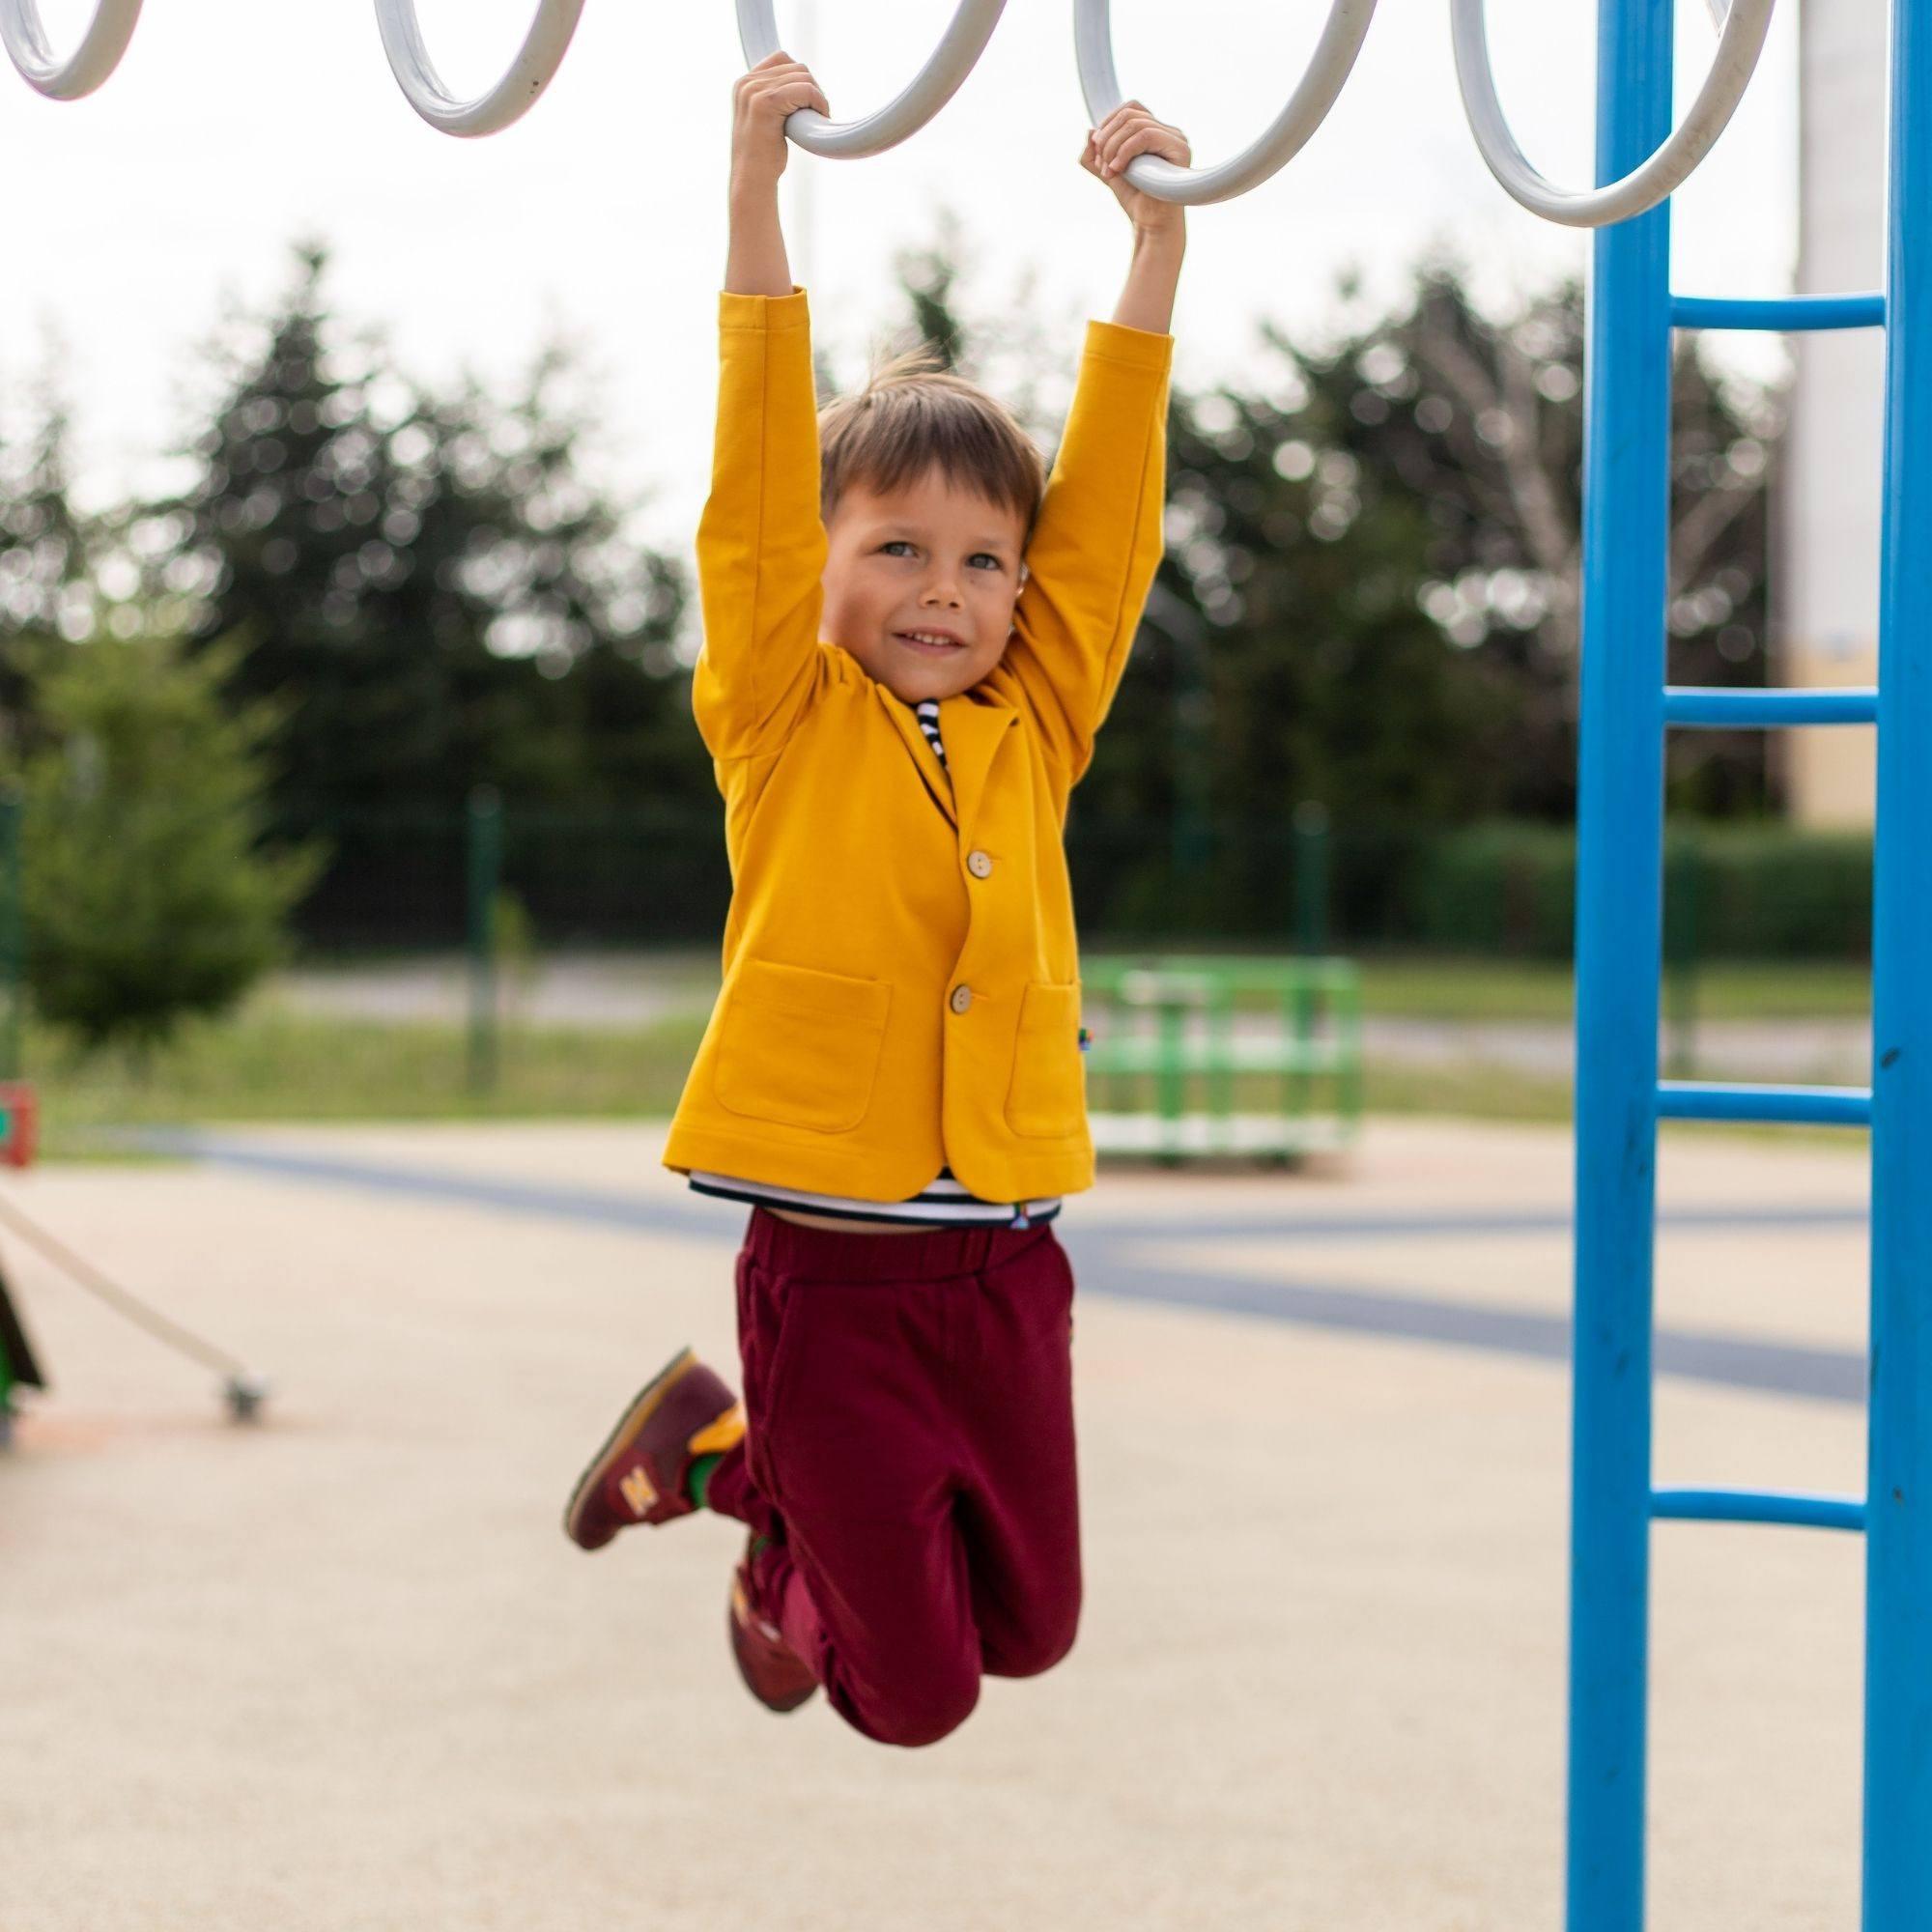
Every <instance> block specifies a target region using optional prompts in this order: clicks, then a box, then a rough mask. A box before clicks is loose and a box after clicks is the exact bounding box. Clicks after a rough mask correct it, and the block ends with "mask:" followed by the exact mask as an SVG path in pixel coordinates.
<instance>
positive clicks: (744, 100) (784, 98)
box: [731, 47, 832, 189]
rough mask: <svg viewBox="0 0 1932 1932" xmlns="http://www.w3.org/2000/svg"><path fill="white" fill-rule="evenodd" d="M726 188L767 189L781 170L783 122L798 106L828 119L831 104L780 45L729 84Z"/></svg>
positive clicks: (786, 147) (786, 146)
mask: <svg viewBox="0 0 1932 1932" xmlns="http://www.w3.org/2000/svg"><path fill="white" fill-rule="evenodd" d="M731 97H732V100H733V103H734V105H733V112H732V122H731V185H732V187H733V188H734V189H737V188H748V187H749V188H756V187H771V186H775V185H777V183H778V178H779V177H780V176H781V174H783V173H784V171H785V162H786V160H787V159H788V158H789V153H788V151H789V149H790V147H791V143H790V142H789V141H787V140H786V139H785V131H784V125H785V122H786V120H787V119H788V118H789V117H790V116H791V115H793V114H796V113H797V112H798V110H799V109H800V108H801V107H815V108H817V110H818V111H819V113H821V114H824V115H827V116H829V115H830V114H831V112H832V105H831V102H829V101H828V100H827V99H826V98H825V97H824V95H822V94H821V93H820V92H819V91H818V83H817V82H816V81H815V80H813V79H812V77H811V71H810V69H809V68H807V66H806V65H805V63H804V62H803V61H795V60H793V59H792V58H791V56H790V55H789V54H787V53H786V52H785V51H784V49H783V48H782V47H781V48H780V49H779V51H778V52H776V53H773V54H768V55H766V57H765V58H764V59H763V60H761V61H760V62H759V63H758V64H757V66H756V67H754V68H753V69H752V70H751V71H749V72H746V73H741V74H740V75H739V76H738V78H737V79H736V80H735V81H733V82H732V84H731Z"/></svg>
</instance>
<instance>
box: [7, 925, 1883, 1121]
mask: <svg viewBox="0 0 1932 1932" xmlns="http://www.w3.org/2000/svg"><path fill="white" fill-rule="evenodd" d="M627 963H631V964H635V967H636V970H637V972H638V974H639V978H640V979H645V978H648V980H649V981H650V983H651V986H652V988H653V990H654V991H657V992H659V993H670V994H674V995H675V997H676V999H677V1000H678V1002H679V1005H678V1007H677V1010H676V1011H675V1012H674V1013H672V1014H671V1015H669V1016H668V1017H666V1018H664V1019H661V1020H659V1021H657V1022H655V1023H652V1024H649V1025H639V1026H633V1027H628V1028H611V1029H604V1028H596V1029H592V1028H580V1027H569V1026H560V1025H542V1026H538V1025H534V1024H526V1025H521V1026H515V1027H511V1028H509V1029H507V1030H506V1031H505V1033H504V1036H503V1037H502V1039H501V1042H500V1060H499V1066H498V1073H497V1081H496V1084H495V1085H494V1086H493V1087H492V1088H491V1089H490V1090H489V1091H487V1092H483V1093H477V1092H473V1091H472V1090H471V1088H470V1086H469V1079H468V1072H467V1039H466V1035H465V1031H464V1028H463V1026H462V1025H461V1024H460V1022H459V1021H458V1020H457V1019H456V1018H455V1017H454V1016H452V1017H451V1018H450V1019H449V1020H440V1021H422V1022H418V1021H408V1022H389V1021H383V1020H376V1019H359V1018H354V1017H346V1016H340V1015H325V1014H319V1013H312V1012H303V1011H300V1010H298V1009H292V1008H291V1006H290V1005H289V1004H288V1003H287V1002H286V1001H285V1000H280V999H277V998H274V997H265V998H263V999H259V1000H257V1001H255V1002H254V1003H252V1004H251V1005H250V1006H249V1007H248V1008H246V1009H244V1010H243V1012H242V1013H241V1015H240V1016H239V1017H236V1018H234V1019H230V1020H227V1021H223V1022H220V1023H200V1024H196V1025H193V1026H190V1027H188V1028H185V1030H184V1031H183V1033H182V1034H181V1036H180V1037H179V1038H178V1039H177V1041H176V1042H175V1043H174V1044H173V1045H172V1046H170V1047H169V1048H167V1049H166V1050H164V1051H162V1052H159V1053H157V1054H156V1055H155V1056H154V1057H153V1058H152V1060H151V1061H150V1062H149V1063H148V1064H147V1065H144V1066H142V1067H140V1068H136V1067H133V1066H131V1065H129V1064H128V1062H127V1061H126V1060H124V1059H121V1058H118V1057H110V1056H99V1057H96V1058H95V1059H92V1060H89V1061H75V1060H73V1059H72V1058H71V1056H68V1055H67V1054H66V1053H65V1051H64V1049H63V1047H62V1044H61V1042H60V1041H59V1040H58V1039H56V1038H54V1037H50V1036H48V1035H46V1034H44V1033H41V1032H36V1031H32V1030H30V1032H29V1036H28V1039H27V1043H26V1044H27V1065H28V1067H29V1070H30V1073H31V1075H32V1077H33V1078H34V1080H35V1082H36V1084H37V1086H38V1087H39V1089H40V1092H41V1097H42V1108H43V1133H42V1145H43V1149H44V1151H46V1153H47V1154H49V1155H50V1156H52V1157H55V1158H59V1157H63V1156H66V1157H71V1156H75V1155H92V1156H95V1157H99V1154H100V1152H101V1151H102V1143H101V1142H100V1141H99V1139H98V1138H97V1137H96V1136H97V1130H98V1129H99V1128H101V1127H104V1126H126V1125H141V1124H180V1123H184V1122H273V1121H284V1122H288V1121H343V1122H347V1121H376V1120H383V1121H465V1120H509V1119H541V1118H578V1119H620V1118H643V1119H651V1118H660V1119H661V1118H664V1117H666V1116H668V1114H669V1113H670V1111H671V1110H672V1108H673V1107H674V1106H675V1104H676V1101H677V1096H678V1094H679V1092H680V1091H681V1089H682V1086H683V1082H684V1076H685V1072H686V1070H687V1068H688V1067H689V1066H690V1064H691V1059H692V1055H693V1054H694V1052H695V1051H696V1046H697V1042H698V1038H699V1037H700V1035H701V1034H702V1032H703V1026H704V1017H705V1010H706V1008H707V1006H708V1002H709V999H710V996H711V993H712V991H713V989H714V988H715V984H716V969H715V965H714V964H713V963H712V962H711V961H710V960H708V959H707V958H705V957H704V956H702V955H696V954H676V955H669V956H667V957H666V958H664V959H663V960H657V959H653V958H651V957H648V956H639V957H637V958H636V959H635V960H634V961H632V962H627ZM1363 990H1364V1004H1365V1006H1366V1008H1367V1010H1368V1011H1369V1012H1370V1014H1372V1015H1375V1016H1387V1017H1395V1016H1402V1017H1411V1018H1418V1019H1429V1020H1435V1021H1447V1022H1453V1021H1459V1020H1461V1021H1472V1022H1482V1021H1487V1022H1495V1023H1507V1022H1509V1021H1512V1020H1518V1021H1541V1022H1546V1023H1560V1022H1562V1021H1564V1020H1565V1019H1567V1018H1568V1016H1569V1013H1570V1007H1571V983H1570V975H1569V972H1568V969H1567V968H1566V967H1563V966H1556V965H1551V966H1544V965H1537V964H1528V963H1523V962H1516V961H1511V962H1496V961H1490V960H1476V959H1427V960H1423V959H1413V958H1403V957H1396V956H1386V957H1385V956H1375V955H1372V956H1370V957H1368V958H1367V959H1366V960H1365V961H1364V962H1363ZM1865 999H1866V985H1865V977H1864V974H1863V971H1862V969H1859V968H1854V967H1849V966H1848V967H1843V968H1839V967H1833V966H1810V965H1801V966H1791V965H1773V966H1715V967H1712V968H1709V969H1707V971H1706V972H1705V973H1704V975H1703V976H1702V978H1701V980H1700V981H1699V986H1698V1009H1699V1012H1700V1016H1701V1017H1702V1018H1703V1019H1705V1020H1718V1019H1722V1018H1731V1017H1736V1018H1747V1017H1748V1018H1776V1017H1794V1018H1796V1017H1824V1016H1832V1017H1847V1016H1856V1015H1861V1014H1862V1013H1863V1012H1864V1011H1865ZM1269 1097H1270V1096H1269V1094H1266V1093H1257V1094H1253V1095H1249V1096H1243V1103H1244V1104H1247V1103H1249V1102H1259V1103H1261V1104H1264V1105H1265V1104H1266V1103H1267V1100H1268V1098H1269ZM1101 1100H1102V1096H1101V1094H1100V1093H1099V1092H1097V1091H1096V1093H1095V1094H1094V1101H1095V1104H1096V1105H1097V1104H1101ZM1366 1101H1367V1106H1368V1109H1369V1111H1370V1112H1371V1113H1377V1114H1437V1115H1459V1116H1462V1117H1463V1118H1468V1119H1484V1120H1512V1121H1544V1122H1561V1121H1565V1120H1567V1119H1568V1118H1569V1115H1570V1086H1569V1082H1568V1081H1567V1079H1557V1078H1548V1077H1543V1076H1539V1075H1536V1074H1533V1073H1525V1072H1521V1071H1519V1070H1516V1069H1513V1068H1510V1067H1507V1066H1498V1065H1493V1064H1492V1063H1489V1062H1484V1061H1481V1060H1478V1059H1477V1058H1475V1057H1474V1055H1473V1054H1472V1056H1471V1058H1470V1059H1469V1061H1468V1062H1466V1063H1464V1064H1457V1065H1410V1064H1404V1063H1393V1062H1389V1061H1387V1060H1381V1061H1377V1060H1373V1059H1372V1060H1371V1063H1370V1065H1369V1066H1368V1069H1367V1077H1366ZM1836 1138H1838V1139H1840V1140H1842V1138H1843V1137H1842V1136H1840V1137H1836Z"/></svg>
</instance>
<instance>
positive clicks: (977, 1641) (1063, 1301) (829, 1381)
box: [706, 1208, 1080, 1745]
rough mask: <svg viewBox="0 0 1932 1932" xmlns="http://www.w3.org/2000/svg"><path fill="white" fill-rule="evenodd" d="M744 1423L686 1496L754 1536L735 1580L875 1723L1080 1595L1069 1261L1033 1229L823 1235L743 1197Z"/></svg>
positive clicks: (1041, 1637)
mask: <svg viewBox="0 0 1932 1932" xmlns="http://www.w3.org/2000/svg"><path fill="white" fill-rule="evenodd" d="M737 1287H738V1349H739V1355H740V1358H741V1361H742V1364H743V1369H744V1399H745V1412H746V1419H747V1423H748V1428H747V1431H746V1435H745V1437H744V1440H743V1441H742V1442H741V1443H740V1444H739V1445H738V1446H737V1447H736V1448H734V1449H732V1450H731V1451H730V1453H729V1454H728V1455H726V1456H725V1459H724V1460H723V1462H721V1463H719V1465H718V1466H717V1468H716V1469H714V1470H713V1471H712V1475H711V1485H710V1489H709V1491H708V1492H707V1498H706V1499H707V1501H708V1502H709V1504H710V1506H711V1507H712V1508H713V1509H716V1510H720V1511H722V1512H724V1513H725V1515H727V1516H733V1517H737V1518H738V1519H739V1520H741V1521H743V1522H747V1523H749V1524H750V1525H751V1526H752V1527H753V1529H754V1530H757V1531H760V1532H761V1533H763V1534H764V1535H766V1536H768V1537H770V1538H772V1539H773V1542H772V1545H771V1546H770V1547H769V1548H764V1549H761V1550H760V1551H759V1554H758V1556H757V1558H756V1561H755V1565H754V1581H755V1583H756V1585H757V1588H758V1593H759V1595H760V1596H762V1597H763V1599H764V1602H765V1604H766V1606H767V1607H768V1609H769V1610H770V1611H771V1612H772V1613H773V1615H774V1617H775V1620H776V1621H777V1622H778V1624H779V1626H780V1628H781V1630H782V1631H783V1633H784V1635H785V1640H786V1642H787V1643H789V1644H790V1645H791V1647H792V1648H793V1649H794V1650H795V1651H797V1652H798V1654H799V1655H800V1656H801V1657H803V1658H804V1659H805V1660H806V1662H808V1663H809V1664H810V1667H811V1669H812V1671H813V1673H814V1674H815V1675H816V1676H817V1678H818V1681H819V1683H820V1684H822V1685H823V1686H824V1688H825V1694H826V1696H827V1698H828V1699H829V1700H830V1702H831V1704H832V1706H833V1708H834V1709H835V1710H837V1711H838V1714H839V1716H840V1717H842V1718H844V1719H845V1720H846V1721H847V1722H848V1723H850V1724H852V1725H853V1726H854V1727H855V1728H856V1729H858V1730H859V1731H861V1732H863V1733H864V1734H865V1735H866V1736H867V1737H868V1738H874V1739H876V1740H878V1742H880V1743H881V1744H895V1745H925V1744H932V1743H935V1742H936V1741H937V1740H938V1739H940V1738H943V1737H944V1736H945V1735H946V1734H947V1733H948V1732H949V1731H951V1730H952V1729H953V1728H954V1727H955V1726H957V1725H958V1724H959V1723H960V1722H962V1721H963V1720H964V1719H965V1718H966V1716H967V1714H968V1713H969V1712H970V1711H971V1710H972V1709H973V1706H974V1705H975V1703H976V1702H978V1700H979V1695H980V1675H981V1673H985V1672H990V1673H991V1674H992V1675H994V1676H996V1677H1029V1676H1033V1675H1035V1674H1037V1672H1039V1671H1042V1670H1046V1669H1048V1668H1050V1667H1051V1666H1052V1665H1053V1664H1055V1663H1057V1662H1059V1661H1060V1660H1061V1659H1062V1658H1063V1657H1065V1655H1066V1653H1067V1651H1068V1650H1069V1649H1070V1648H1071V1647H1072V1643H1073V1636H1074V1631H1075V1627H1076V1626H1077V1624H1078V1622H1079V1617H1080V1517H1079V1503H1078V1497H1077V1492H1076V1485H1075V1469H1074V1453H1073V1389H1072V1373H1071V1371H1072V1362H1071V1345H1072V1332H1073V1270H1072V1268H1071V1267H1070V1266H1069V1265H1068V1263H1067V1260H1066V1254H1065V1249H1063V1248H1062V1247H1061V1245H1060V1243H1059V1242H1058V1241H1057V1240H1056V1239H1055V1238H1054V1234H1053V1230H1052V1228H1051V1227H1050V1226H1049V1227H1037V1228H1028V1229H1019V1230H1015V1229H1009V1228H962V1229H952V1228H935V1229H931V1230H926V1231H923V1232H922V1233H920V1234H916V1235H879V1234H835V1233H832V1232H830V1231H828V1230H824V1229H818V1228H802V1227H799V1226H797V1225H796V1224H795V1223H793V1222H789V1221H782V1220H781V1219H779V1218H778V1216H776V1215H774V1214H769V1213H767V1212H766V1211H765V1210H764V1209H763V1208H753V1210H752V1219H751V1225H750V1227H749V1228H748V1229H747V1230H746V1234H745V1245H744V1247H743V1249H742V1250H741V1251H740V1253H739V1256H738V1270H737Z"/></svg>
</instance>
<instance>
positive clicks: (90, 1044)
mask: <svg viewBox="0 0 1932 1932" xmlns="http://www.w3.org/2000/svg"><path fill="white" fill-rule="evenodd" d="M22 655H23V656H24V658H25V660H26V666H27V670H28V674H29V678H30V682H31V686H32V693H33V721H34V723H33V739H34V743H33V745H32V748H31V749H30V750H29V751H28V753H27V754H26V756H25V758H24V760H22V761H21V762H20V764H19V765H18V766H17V767H16V774H15V775H16V777H17V779H18V780H19V781H21V782H22V785H23V790H24V794H25V805H26V811H25V822H24V831H23V838H24V852H23V867H22V870H23V881H22V891H23V896H24V901H25V903H24V915H25V926H26V932H27V979H28V986H29V989H30V991H31V994H32V996H33V1000H34V1004H35V1006H36V1008H37V1009H38V1010H39V1011H40V1012H41V1013H42V1014H43V1016H44V1017H45V1018H47V1019H49V1020H51V1021H54V1022H56V1023H57V1024H59V1025H62V1026H65V1027H67V1028H70V1029H71V1031H72V1033H73V1034H74V1035H75V1037H77V1038H78V1039H79V1041H80V1042H81V1043H82V1044H83V1045H84V1046H85V1047H86V1048H88V1049H90V1050H92V1049H96V1048H99V1047H103V1046H106V1045H109V1044H116V1043H118V1044H125V1045H127V1046H128V1047H129V1048H131V1049H132V1050H134V1051H135V1052H136V1053H142V1052H145V1051H147V1050H149V1049H152V1048H153V1047H155V1046H156V1045H157V1044H159V1043H161V1042H162V1041H164V1040H165V1039H166V1038H167V1037H169V1036H170V1034H172V1032H173V1031H174V1030H175V1028H176V1027H177V1026H178V1025H179V1024H180V1023H181V1021H182V1020H183V1019H185V1018H186V1017H187V1016H188V1015H190V1014H218V1013H221V1012H224V1011H226V1010H228V1009H230V1008H232V1007H233V1006H234V1005H235V1003H236V1002H237V1001H238V1000H239V999H240V998H241V995H242V994H243V993H244V992H246V991H247V989H248V988H249V987H250V986H251V985H252V984H254V982H255V981H256V980H257V979H259V978H260V976H261V975H262V974H263V973H264V972H266V971H267V970H268V969H269V968H270V966H272V965H273V964H275V963H276V961H277V960H278V959H279V958H280V957H281V956H282V954H283V951H284V939H283V934H284V929H285V924H286V921H287V918H288V915H289V913H290V911H291V910H292V908H293V907H294V905H295V903H296V901H297V900H298V898H299V897H300V895H302V893H303V892H304V891H305V890H306V889H307V887H308V885H309V883H310V882H311V880H312V879H313V877H314V875H315V871H316V868H317V865H318V861H319V855H318V854H317V853H316V852H315V851H313V850H312V849H307V848H299V849H285V850H282V851H279V852H274V853H270V852H265V851H263V850H262V849H261V848H260V845H259V842H258V841H259V838H260V835H261V832H262V828H263V822H264V813H263V797H264V793H265V790H266V787H267V784H268V779H269V773H268V766H267V761H266V757H265V753H264V745H265V742H266V740H267V739H268V738H269V736H270V733H271V731H272V730H273V727H274V725H275V723H276V720H275V718H274V716H273V714H272V712H271V711H270V709H269V708H268V707H266V706H263V705H260V704H255V705H246V706H241V707H239V708H238V707H233V706H231V705H229V704H228V703H227V702H225V701H224V699H223V697H222V695H221V685H222V683H223V680H224V679H225V678H226V677H227V676H228V675H229V674H230V673H231V672H232V670H233V668H234V665H235V659H236V656H237V652H236V649H235V647H234V646H233V645H232V644H227V645H222V646H219V647H216V648H213V649H210V650H207V651H205V652H202V653H200V654H198V655H194V656H190V655H188V654H187V653H185V651H184V649H183V647H182V645H181V643H180V641H179V640H178V639H175V638H173V637H171V636H168V635H166V634H163V633H157V634H153V635H137V636H133V637H128V638H115V637H103V638H100V639H95V640H93V641H90V642H87V643H74V644H61V645H53V644H43V645H41V646H40V647H38V648H34V649H28V650H25V651H23V653H22Z"/></svg>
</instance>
